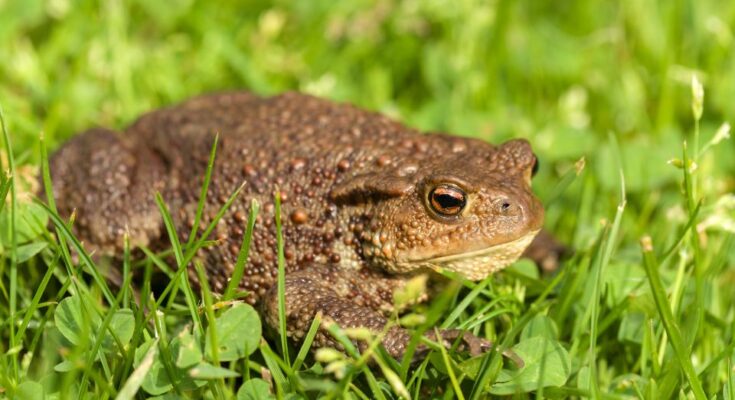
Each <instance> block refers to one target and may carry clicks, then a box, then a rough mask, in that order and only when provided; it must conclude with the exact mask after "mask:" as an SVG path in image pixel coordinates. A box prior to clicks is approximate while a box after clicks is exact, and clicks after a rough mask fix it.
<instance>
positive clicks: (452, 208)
mask: <svg viewBox="0 0 735 400" xmlns="http://www.w3.org/2000/svg"><path fill="white" fill-rule="evenodd" d="M429 204H431V208H432V209H433V210H434V211H436V212H437V213H438V214H440V215H442V216H445V217H453V216H455V215H459V213H461V212H462V210H463V209H464V207H465V206H466V205H467V195H466V194H465V192H464V191H463V190H462V189H460V188H458V187H456V186H454V185H439V186H437V187H435V188H434V189H433V190H432V191H431V192H430V193H429Z"/></svg>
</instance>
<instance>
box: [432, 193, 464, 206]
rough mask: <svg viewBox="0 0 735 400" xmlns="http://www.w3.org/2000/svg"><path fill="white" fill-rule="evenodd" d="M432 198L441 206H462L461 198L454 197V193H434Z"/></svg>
mask: <svg viewBox="0 0 735 400" xmlns="http://www.w3.org/2000/svg"><path fill="white" fill-rule="evenodd" d="M434 200H435V201H436V202H437V203H438V204H439V205H440V206H441V207H442V208H456V207H462V199H461V198H458V197H454V195H451V194H436V195H434Z"/></svg>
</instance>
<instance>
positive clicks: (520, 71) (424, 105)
mask: <svg viewBox="0 0 735 400" xmlns="http://www.w3.org/2000/svg"><path fill="white" fill-rule="evenodd" d="M734 34H735V3H733V2H723V1H718V0H699V1H697V0H681V1H663V0H661V1H655V0H643V1H622V2H606V1H584V0H576V1H567V2H539V1H531V0H523V1H515V2H513V1H485V2H483V1H479V0H477V1H474V0H466V1H452V2H449V1H426V2H418V1H404V2H393V1H378V2H371V1H361V0H354V1H343V2H338V3H336V2H333V1H314V2H286V1H279V2H273V3H269V2H263V1H252V2H247V3H243V4H236V3H235V2H204V1H194V0H175V1H169V2H156V1H139V0H131V1H128V2H124V1H121V0H112V1H105V2H99V3H95V2H78V3H72V2H70V1H68V0H53V1H40V0H28V1H20V0H4V1H2V0H0V106H1V107H0V108H1V109H2V114H1V115H2V137H3V140H2V141H1V142H2V144H3V152H2V159H1V161H2V170H3V171H2V173H1V174H0V398H2V397H9V398H14V397H15V398H33V397H30V396H31V395H34V394H35V395H37V394H39V393H45V394H46V396H47V397H49V398H53V396H56V397H61V398H64V397H68V398H76V397H86V398H94V399H98V398H99V399H104V398H121V399H127V398H145V397H147V396H148V395H147V394H145V393H151V392H154V393H159V394H162V395H166V396H168V397H166V398H177V397H175V396H178V397H183V398H187V397H192V398H198V397H202V396H209V397H210V398H211V397H217V398H220V397H228V396H235V395H237V397H238V398H240V399H246V398H261V397H263V396H265V395H266V394H268V393H270V394H272V395H273V396H275V397H278V398H287V397H288V398H294V397H308V398H313V397H319V396H324V397H327V398H342V397H350V398H386V399H389V398H397V397H398V396H400V395H402V396H404V397H405V396H407V395H410V396H411V397H413V398H419V397H433V398H455V397H457V398H462V397H463V398H465V399H477V398H483V397H487V396H488V395H498V396H500V395H511V396H515V397H516V398H529V397H531V398H532V397H534V396H538V397H549V398H565V397H578V398H611V399H612V398H614V399H618V398H625V399H627V398H631V399H633V398H645V399H662V398H672V397H675V398H696V399H700V398H707V399H709V398H713V397H716V398H730V399H732V398H735V394H734V392H733V387H734V386H735V379H734V378H733V376H735V371H734V370H733V361H734V357H735V341H734V339H733V338H734V337H735V306H733V305H734V304H735V291H733V289H732V288H733V287H734V286H735V238H733V233H734V232H735V197H733V192H735V157H732V154H735V144H733V141H732V140H724V139H723V138H724V136H725V135H724V132H725V131H724V130H723V129H721V126H722V124H723V123H724V122H726V121H731V122H732V121H734V120H735V118H734V117H735V107H733V99H735V74H733V72H732V71H733V65H735V51H734V50H735V36H734ZM693 76H696V77H697V78H698V80H699V81H701V82H703V84H704V88H705V92H704V98H703V101H702V102H701V103H700V102H699V101H698V100H696V99H693V97H692V87H691V85H692V83H691V82H692V77H693ZM225 89H249V90H253V91H255V92H258V93H261V94H274V93H278V92H281V91H284V90H300V91H305V92H309V93H313V94H316V95H320V96H323V97H328V98H332V99H335V100H340V101H350V102H353V103H356V104H358V105H360V106H363V107H366V108H370V109H374V110H378V111H381V112H384V113H387V114H389V115H392V116H394V117H395V118H398V119H400V120H402V121H405V122H406V123H408V124H410V125H413V126H416V127H420V128H422V129H427V130H443V131H448V132H452V133H455V134H458V135H463V136H472V137H477V138H481V139H483V140H487V141H490V142H500V141H503V140H505V139H508V138H511V137H525V138H528V139H529V140H530V141H531V143H532V144H533V147H534V150H535V151H536V152H537V154H538V155H539V158H540V160H541V171H540V172H539V174H538V176H537V177H536V178H535V180H534V189H535V191H536V192H537V193H538V195H539V197H540V198H541V199H542V200H543V201H544V204H545V205H546V209H547V221H546V226H547V228H548V229H549V230H551V231H552V232H554V234H555V235H556V236H557V237H558V238H560V239H561V240H562V241H563V242H565V243H568V244H570V245H571V246H573V247H574V248H575V249H576V252H575V254H574V255H573V256H572V257H571V258H570V259H569V260H568V261H566V262H565V264H564V267H563V269H562V270H561V271H559V273H558V274H557V275H554V276H549V277H544V276H539V275H538V273H537V272H536V270H535V267H534V266H533V265H531V264H529V263H528V262H526V261H520V262H519V263H517V264H516V265H514V266H513V267H512V268H511V269H509V270H508V271H507V272H505V273H503V274H500V275H498V276H496V277H492V278H491V279H489V280H488V281H486V282H481V283H478V284H469V283H468V284H465V285H461V284H456V283H455V284H450V285H449V286H448V288H447V290H445V291H443V292H442V293H441V295H440V296H438V297H437V298H436V299H434V300H433V301H432V302H431V303H429V304H426V305H421V306H417V307H414V308H413V309H412V310H411V313H412V314H411V315H408V316H404V317H403V318H402V319H401V320H402V321H403V322H404V323H406V324H409V325H411V326H413V327H414V328H415V329H416V331H417V332H425V331H427V330H429V329H433V327H434V326H442V327H448V328H452V327H462V328H466V329H468V330H469V331H470V332H472V333H473V334H475V335H478V336H482V337H486V338H488V339H491V340H493V341H494V342H495V343H496V344H497V345H498V347H499V348H500V349H507V348H512V349H513V350H514V351H515V352H516V353H517V354H519V355H520V356H522V357H523V359H524V360H525V361H526V367H524V368H523V369H517V368H515V367H514V366H513V365H512V363H511V362H509V361H507V360H504V359H503V357H502V356H501V354H500V353H499V352H491V353H487V354H486V355H485V356H484V357H481V358H476V359H466V356H464V355H461V354H458V353H457V352H456V351H454V350H452V349H445V350H442V349H440V348H439V347H438V346H436V345H435V344H432V343H425V344H426V345H428V346H430V347H432V348H434V351H433V352H432V353H431V354H430V356H429V357H428V358H427V359H425V360H424V361H422V362H420V363H418V364H415V365H413V366H409V364H408V362H406V361H405V360H398V361H396V360H392V359H390V358H389V357H386V356H385V355H384V354H383V353H382V352H381V350H380V349H379V348H378V347H377V346H371V347H370V349H369V350H368V351H367V352H366V353H365V354H358V353H357V352H356V349H354V348H352V349H350V342H349V337H351V336H353V337H354V336H360V335H365V332H359V331H358V332H355V331H346V332H342V331H339V330H338V329H337V328H336V327H332V328H330V329H332V330H333V331H334V333H335V335H336V336H337V337H338V338H339V340H340V341H341V342H343V344H344V345H345V347H346V348H348V352H347V355H345V354H342V353H329V352H328V351H327V352H320V353H317V355H316V357H311V356H308V349H309V347H310V345H311V341H312V340H313V337H314V332H315V328H316V326H317V325H316V324H315V325H313V326H312V328H313V329H311V330H310V332H311V334H310V335H308V337H309V339H308V340H307V341H306V343H304V344H303V345H299V346H297V347H293V345H290V344H285V345H284V344H283V342H282V341H281V340H279V339H280V338H278V337H277V335H276V336H272V337H270V340H269V341H261V340H259V338H260V336H261V332H260V327H261V322H259V320H258V317H257V314H255V313H254V312H252V310H251V309H249V308H248V307H246V306H244V305H243V304H242V303H240V302H238V299H241V298H242V296H243V293H239V292H237V290H236V288H234V287H230V288H228V290H227V294H226V296H225V297H224V298H218V297H217V296H215V295H214V294H212V293H210V292H209V291H207V290H200V291H195V290H193V289H192V288H191V286H190V285H189V281H188V279H189V277H188V276H187V274H186V273H184V271H185V268H184V267H186V266H188V267H189V268H195V265H194V264H195V263H192V259H193V257H194V254H195V252H196V249H198V248H200V247H201V246H206V245H208V242H207V240H206V238H207V237H208V234H207V232H211V229H212V228H213V227H214V225H215V224H216V220H217V219H218V218H219V217H218V218H215V221H214V222H212V224H210V225H209V226H208V227H204V233H203V234H202V235H199V236H196V235H190V236H189V240H187V241H185V242H181V241H180V240H179V238H177V237H176V234H175V231H174V230H173V229H169V230H168V234H169V238H170V241H171V245H172V250H171V251H169V252H167V253H165V254H155V253H153V252H151V251H150V250H149V249H143V251H144V253H145V254H146V257H145V259H143V260H138V259H129V257H127V256H126V257H125V258H126V259H128V261H126V262H125V263H124V267H123V272H124V273H123V279H124V280H125V281H126V282H129V281H131V280H132V272H133V271H136V272H139V273H136V276H141V277H142V278H140V279H136V280H135V283H136V285H137V286H136V289H137V294H138V297H136V296H135V294H134V293H133V292H132V291H131V290H130V289H131V288H130V285H122V289H119V290H118V289H114V288H112V287H110V285H108V284H107V283H106V282H105V280H104V279H103V278H102V273H101V268H102V265H98V264H96V263H95V262H94V261H93V260H92V258H91V257H89V255H88V254H86V253H85V252H84V251H83V246H82V244H81V243H79V241H78V240H77V239H76V238H74V237H73V235H71V233H70V232H71V231H70V226H71V225H72V224H73V223H74V221H73V218H72V220H69V221H65V220H62V219H60V218H58V216H56V214H55V212H54V210H55V205H54V204H53V202H52V201H48V202H47V203H46V204H47V205H45V206H42V205H40V204H38V203H37V202H34V201H33V200H32V199H31V197H32V196H29V191H30V192H33V193H37V192H38V190H39V188H38V185H37V183H36V182H38V181H39V180H38V179H37V177H38V176H39V175H40V176H41V179H40V181H42V182H43V185H44V186H45V187H46V188H47V189H48V188H50V187H51V182H50V179H49V173H48V165H47V163H46V160H47V148H48V150H53V149H55V148H56V147H57V146H58V145H59V144H61V143H63V141H65V140H66V139H68V138H69V137H71V136H72V135H74V134H75V133H78V132H79V131H81V130H83V129H86V128H89V127H92V126H96V125H102V126H108V127H111V128H122V127H124V126H125V125H126V124H128V123H130V122H131V121H132V120H134V119H135V118H136V117H137V116H138V115H140V114H141V113H143V112H145V111H147V110H150V109H154V108H156V107H159V106H162V105H165V104H171V103H173V102H175V101H178V100H181V99H183V98H186V97H188V96H191V95H194V94H199V93H202V92H207V91H216V90H225ZM700 109H701V110H702V111H700ZM700 112H701V114H700ZM718 132H719V134H718ZM721 139H722V140H721ZM685 143H686V144H685ZM11 146H12V148H11ZM212 157H216V149H213V153H212ZM582 159H583V160H582ZM39 167H40V168H39ZM39 169H40V170H41V173H40V174H39V173H38V172H37V171H39ZM192 179H197V181H201V182H202V188H203V190H202V196H204V195H205V194H206V187H207V185H208V182H209V174H207V175H206V176H202V177H192ZM238 193H239V192H236V193H233V194H232V197H231V200H234V199H235V197H236V196H238ZM44 199H48V198H46V197H44ZM159 207H160V210H161V215H162V218H163V219H164V221H165V222H166V226H167V227H172V226H173V221H172V220H171V217H170V216H169V215H168V212H167V207H166V204H164V203H163V202H159ZM224 209H225V208H223V209H222V212H223V211H224ZM256 215H257V211H256V212H253V213H251V215H250V220H249V222H248V230H247V232H250V233H252V229H257V225H255V227H254V228H253V223H254V221H255V217H256ZM220 216H221V214H220ZM198 223H199V222H198V221H197V225H198ZM48 227H51V229H50V230H49V228H48ZM192 232H198V230H197V229H194V230H192ZM54 234H55V235H54ZM249 237H251V236H250V234H248V235H245V239H244V242H243V244H242V248H241V256H240V258H239V259H238V263H237V266H236V268H235V270H236V271H240V272H237V273H241V272H242V268H243V267H244V264H245V262H246V259H247V250H248V248H249V239H248V238H249ZM282 246H283V244H282V243H279V247H281V248H282ZM126 253H128V252H126ZM72 254H78V255H79V257H78V262H75V260H76V258H74V257H72ZM169 259H175V260H176V265H167V262H166V260H169ZM279 260H281V256H279ZM157 270H163V271H165V272H164V273H166V274H168V276H169V277H170V279H169V280H168V281H167V282H164V284H165V286H164V288H163V290H159V289H157V290H152V289H151V287H152V286H155V287H160V285H153V283H154V282H151V280H152V279H153V278H152V277H153V276H157V275H160V274H156V275H154V271H157ZM204 287H205V288H206V287H207V286H206V285H205V286H204ZM242 326H248V327H251V328H252V329H255V327H257V331H252V332H248V335H244V334H243V332H241V331H238V330H237V329H242V328H238V327H242ZM244 336H247V337H248V338H250V339H252V340H251V341H247V342H243V337H244ZM369 339H372V343H373V344H377V343H378V339H379V336H378V337H377V338H373V337H370V338H369ZM419 340H420V338H419V336H418V335H417V336H416V338H415V341H414V345H416V344H418V342H419ZM223 346H224V347H223ZM289 346H291V347H290V348H289ZM289 355H290V357H289ZM369 361H370V362H369ZM152 377H153V378H159V380H158V381H155V382H154V381H153V379H152ZM248 396H251V397H248ZM36 398H41V397H36Z"/></svg>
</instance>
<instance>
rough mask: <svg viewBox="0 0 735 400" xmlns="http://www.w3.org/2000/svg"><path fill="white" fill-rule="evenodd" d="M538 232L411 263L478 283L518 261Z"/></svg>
mask: <svg viewBox="0 0 735 400" xmlns="http://www.w3.org/2000/svg"><path fill="white" fill-rule="evenodd" d="M538 232H539V231H538V230H537V231H532V232H529V233H527V234H526V235H524V236H521V237H520V238H518V239H515V240H513V241H510V242H506V243H501V244H497V245H494V246H491V247H486V248H484V249H479V250H473V251H469V252H464V253H457V254H451V255H445V256H439V257H433V258H428V259H424V260H415V261H412V262H411V263H412V264H414V265H415V266H419V267H423V268H429V269H432V270H436V271H441V270H445V271H454V272H457V273H459V274H460V275H462V276H464V277H466V278H467V279H470V280H473V281H478V280H482V279H485V278H486V277H487V276H488V275H490V274H492V273H494V272H497V271H500V270H502V269H503V268H505V267H507V266H508V265H510V264H511V263H513V262H514V261H516V260H517V259H518V258H519V257H520V256H521V254H523V251H524V250H525V249H526V248H527V247H528V245H530V244H531V242H532V241H533V238H534V237H536V234H538Z"/></svg>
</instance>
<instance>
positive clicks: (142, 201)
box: [51, 93, 544, 356]
mask: <svg viewBox="0 0 735 400" xmlns="http://www.w3.org/2000/svg"><path fill="white" fill-rule="evenodd" d="M216 134H219V144H218V146H217V158H216V162H215V166H214V169H213V174H212V182H211V185H210V189H209V192H208V194H207V202H206V207H205V210H204V218H203V221H202V222H203V223H202V226H206V225H207V224H208V223H209V222H210V221H211V220H212V219H213V218H214V216H215V213H216V211H217V210H218V209H219V208H220V207H221V206H222V205H223V204H224V203H225V201H226V200H227V198H228V196H230V195H231V194H232V193H233V192H234V191H235V190H236V189H237V188H238V187H240V186H241V185H242V184H244V188H243V191H242V193H241V194H240V196H239V197H238V198H237V200H236V201H235V202H234V203H233V205H232V206H231V207H230V208H229V210H228V212H227V214H226V215H225V216H224V218H223V219H222V221H220V223H219V224H218V225H217V228H216V230H215V231H214V232H213V233H212V239H216V240H217V245H215V246H212V247H209V248H206V249H204V250H201V259H202V260H203V262H204V265H205V267H206V271H207V273H208V277H209V281H210V284H211V285H212V286H213V288H214V289H215V291H217V292H222V291H223V290H224V289H225V288H226V286H227V284H228V279H229V277H230V275H231V273H232V271H233V267H234V264H235V262H236V259H237V256H238V253H239V251H240V243H241V241H242V236H243V233H244V231H245V227H246V219H247V215H248V211H249V207H250V204H251V199H257V200H258V202H259V203H260V204H262V205H263V207H262V210H261V213H260V215H259V217H258V224H257V225H256V229H255V231H254V236H253V243H252V246H251V252H250V258H249V260H248V263H247V266H246V270H245V277H244V278H243V279H242V281H241V282H240V287H241V288H242V289H246V290H248V291H249V292H250V293H251V294H250V296H248V297H247V298H246V299H247V301H249V302H251V303H253V304H261V305H262V310H263V312H264V317H265V320H266V321H267V322H268V324H269V325H271V326H273V327H274V328H277V326H278V322H277V321H278V311H277V296H276V292H277V290H276V289H275V286H276V285H275V282H276V276H277V250H276V226H275V223H274V192H275V191H277V190H280V193H281V196H282V199H283V206H282V210H283V212H282V215H283V217H282V223H283V235H284V238H285V246H286V247H285V261H286V272H287V274H286V288H285V289H286V313H287V327H288V332H287V333H288V335H289V336H290V337H291V338H293V339H296V340H299V339H301V338H302V337H303V336H304V335H305V333H306V331H307V329H308V327H309V325H310V324H311V321H312V319H313V318H314V316H315V315H316V313H317V312H321V313H322V314H323V316H324V317H326V318H331V319H333V320H334V321H336V322H337V323H338V324H340V325H341V326H342V327H367V328H371V329H373V330H376V331H379V330H381V329H382V328H383V327H384V326H385V324H386V321H387V320H386V316H387V314H388V313H389V312H391V310H392V308H393V294H394V292H395V291H396V290H397V289H400V288H402V287H403V286H404V285H405V283H406V282H407V281H408V279H409V278H411V277H413V276H416V275H417V274H428V273H429V271H431V270H450V271H455V272H457V273H459V274H461V275H464V276H465V277H466V278H468V279H471V280H480V279H483V278H485V277H487V276H488V275H490V274H492V273H493V272H495V271H498V270H500V269H502V268H504V267H505V266H507V265H508V264H510V263H511V262H513V261H514V260H516V259H517V258H518V257H519V256H520V255H521V253H522V252H523V251H524V249H526V247H527V246H528V245H529V244H530V243H531V241H532V240H533V238H534V236H535V235H536V234H537V232H538V231H539V230H540V229H541V225H542V222H543V215H544V212H543V208H542V206H541V204H540V202H539V201H538V200H537V199H536V198H535V197H534V195H533V194H532V192H531V187H530V182H531V176H532V174H533V172H532V171H533V170H534V167H535V165H536V157H535V156H534V154H533V153H532V152H531V148H530V146H529V144H528V143H527V142H526V141H524V140H512V141H509V142H506V143H504V144H502V145H500V146H493V145H490V144H487V143H485V142H482V141H479V140H474V139H467V138H459V137H453V136H449V135H445V134H430V135H423V134H421V133H420V132H418V131H416V130H414V129H411V128H407V127H405V126H403V125H401V124H399V123H397V122H394V121H392V120H391V119H389V118H387V117H385V116H382V115H380V114H377V113H372V112H366V111H363V110H360V109H358V108H355V107H353V106H350V105H343V104H335V103H332V102H329V101H326V100H321V99H318V98H315V97H311V96H306V95H302V94H296V93H288V94H284V95H280V96H276V97H271V98H261V97H258V96H255V95H252V94H249V93H228V94H217V95H209V96H202V97H197V98H194V99H191V100H188V101H186V102H184V103H182V104H179V105H177V106H174V107H171V108H166V109H162V110H158V111H154V112H151V113H149V114H146V115H144V116H143V117H141V118H140V119H139V120H138V121H137V122H135V123H134V124H132V126H130V127H129V128H128V129H126V130H125V131H124V132H123V133H122V134H119V133H115V132H112V131H109V130H104V129H93V130H91V131H88V132H86V133H84V134H82V135H79V136H76V137H75V138H74V139H72V140H70V141H69V142H68V143H67V144H66V145H64V146H63V147H62V148H61V149H60V150H59V151H58V152H56V153H55V154H54V156H53V157H52V160H51V171H52V176H53V182H54V192H55V196H56V198H57V201H58V207H59V212H60V214H61V215H62V216H64V217H68V216H69V215H70V214H71V213H72V211H73V210H76V216H77V218H76V222H75V224H74V230H75V233H76V234H77V235H78V237H79V238H80V239H81V240H82V241H83V242H84V243H85V246H86V247H87V249H88V250H94V251H95V252H96V253H97V254H110V255H112V254H116V253H117V252H118V251H119V250H120V249H121V246H122V242H123V233H124V232H125V230H126V229H128V231H129V232H130V239H131V242H132V243H133V244H134V245H139V246H149V247H151V248H153V249H162V248H163V247H165V245H166V243H167V239H165V238H166V233H165V229H164V226H163V223H162V219H161V217H160V215H159V212H158V209H157V207H156V203H155V201H154V193H155V192H156V191H158V192H160V193H161V195H162V196H163V198H164V200H165V201H166V203H167V204H168V206H169V207H170V209H171V211H172V214H173V216H174V219H175V222H176V225H177V226H176V229H177V231H178V234H179V236H180V238H181V241H182V243H184V242H185V241H186V240H187V239H188V236H189V233H190V230H191V227H192V225H193V222H194V217H195V213H196V207H197V201H198V198H199V193H200V188H201V185H202V178H203V177H204V175H205V170H206V166H207V161H208V157H209V153H210V150H211V148H212V144H213V141H214V138H215V135H216ZM190 272H191V271H190ZM190 277H191V279H192V280H194V281H196V279H197V278H196V274H195V273H190ZM456 334H457V332H456V331H445V332H444V333H443V335H444V336H445V338H450V337H455V336H456ZM409 338H410V335H409V334H408V332H407V331H406V330H404V329H402V328H400V327H393V328H391V329H390V330H388V332H387V334H386V336H385V339H384V341H383V344H384V345H385V347H386V349H387V350H388V352H389V353H390V354H392V355H394V356H400V355H401V354H402V353H403V351H404V349H405V346H406V345H407V342H408V340H409ZM468 338H470V339H472V340H475V339H474V338H473V337H472V336H471V335H469V334H467V335H466V336H465V341H467V340H468ZM330 344H333V342H331V339H330V337H329V336H328V334H327V333H326V332H321V331H320V332H319V334H318V335H317V338H316V341H315V345H316V346H325V345H330ZM363 345H364V344H363ZM361 346H362V345H361ZM475 350H476V348H475Z"/></svg>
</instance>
